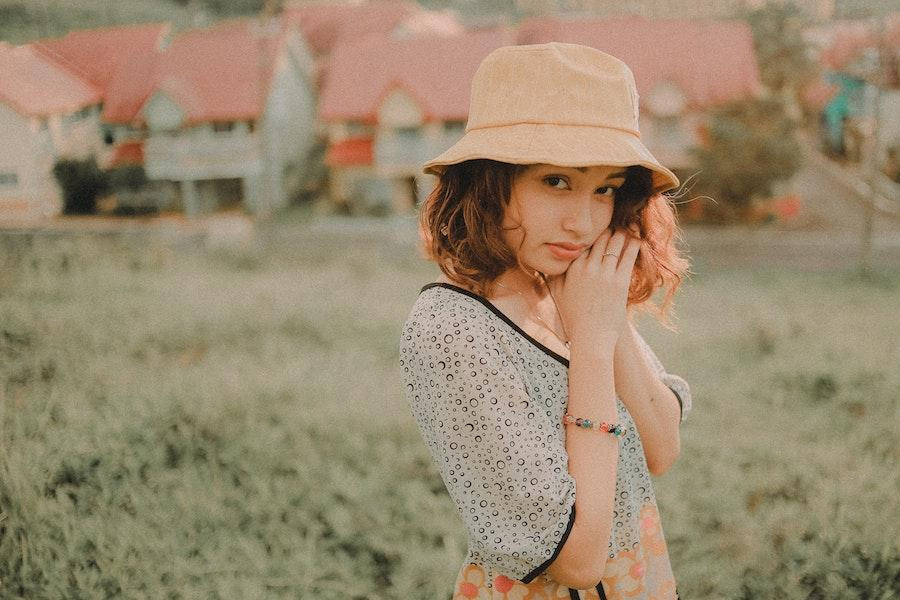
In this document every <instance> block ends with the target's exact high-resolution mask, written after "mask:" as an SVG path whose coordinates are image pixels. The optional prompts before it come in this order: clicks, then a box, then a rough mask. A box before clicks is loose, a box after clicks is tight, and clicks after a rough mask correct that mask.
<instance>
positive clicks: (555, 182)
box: [544, 175, 569, 190]
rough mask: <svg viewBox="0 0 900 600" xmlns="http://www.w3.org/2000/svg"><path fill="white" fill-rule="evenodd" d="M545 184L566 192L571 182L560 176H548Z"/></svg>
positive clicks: (545, 178)
mask: <svg viewBox="0 0 900 600" xmlns="http://www.w3.org/2000/svg"><path fill="white" fill-rule="evenodd" d="M544 183H546V184H547V185H549V186H550V187H552V188H555V189H557V190H565V189H568V187H569V181H568V180H567V179H566V178H565V177H562V176H560V175H548V176H547V177H544Z"/></svg>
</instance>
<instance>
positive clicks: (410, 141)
mask: <svg viewBox="0 0 900 600" xmlns="http://www.w3.org/2000/svg"><path fill="white" fill-rule="evenodd" d="M510 43H513V38H512V34H511V33H510V32H509V31H506V30H501V29H495V30H487V31H473V32H463V33H453V32H450V35H447V36H445V37H437V36H432V35H427V36H418V37H416V36H410V37H402V36H395V35H380V34H373V35H370V36H367V37H364V38H362V39H360V40H356V41H351V42H345V43H341V44H338V45H337V46H336V47H335V48H334V50H333V52H332V55H331V59H330V61H329V63H328V69H327V72H326V73H325V77H324V81H323V86H322V95H321V102H320V112H319V117H320V119H321V120H322V121H323V122H324V124H325V127H326V130H327V136H328V149H327V153H326V164H327V165H328V167H329V169H330V185H331V189H330V194H331V198H332V200H333V201H335V202H336V203H337V204H339V205H342V206H346V207H349V208H351V209H353V208H358V207H361V206H366V205H369V206H370V205H372V204H378V203H382V202H384V201H387V202H388V203H389V204H390V205H391V208H392V210H393V211H395V212H407V211H410V210H412V209H413V208H414V207H415V206H416V204H417V202H418V201H420V200H421V199H422V197H423V196H424V195H425V194H427V193H428V192H429V191H430V190H431V187H432V186H433V177H432V176H430V175H423V174H422V173H421V165H422V163H423V162H425V161H426V160H427V159H429V158H432V157H434V156H436V155H438V154H440V153H441V152H443V151H444V150H446V149H447V148H449V147H450V146H451V145H452V144H453V143H455V142H456V141H457V140H458V139H459V138H460V137H462V134H463V133H464V131H465V124H466V119H467V116H468V110H469V88H470V87H471V82H472V77H473V76H474V75H475V70H476V69H477V68H478V65H479V64H480V63H481V61H482V59H483V58H484V57H485V56H487V55H488V54H489V53H490V52H491V51H492V50H494V49H496V48H498V47H500V46H503V45H506V44H510Z"/></svg>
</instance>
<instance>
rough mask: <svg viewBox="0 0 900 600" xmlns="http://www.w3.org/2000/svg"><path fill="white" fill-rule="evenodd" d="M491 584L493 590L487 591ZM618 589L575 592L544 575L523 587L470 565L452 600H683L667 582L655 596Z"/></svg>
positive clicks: (458, 580)
mask: <svg viewBox="0 0 900 600" xmlns="http://www.w3.org/2000/svg"><path fill="white" fill-rule="evenodd" d="M488 581H493V586H492V587H488V585H487V583H488ZM618 589H619V586H610V585H606V586H604V584H603V583H602V582H601V584H600V585H598V586H597V587H596V588H594V589H589V590H575V589H571V588H568V587H566V586H564V585H560V584H559V583H557V582H555V581H553V580H552V579H550V578H549V577H547V576H545V575H542V576H540V577H538V578H536V579H535V580H534V581H532V582H531V583H522V582H521V581H517V580H515V579H510V578H509V577H506V576H505V575H501V574H491V573H490V572H489V571H487V570H486V569H485V568H484V567H482V566H480V565H476V564H473V563H467V564H464V565H463V566H462V568H461V569H460V570H459V575H458V576H457V578H456V586H455V588H454V591H453V595H452V597H451V598H452V600H572V599H575V598H578V599H580V600H628V599H629V598H638V597H639V598H648V599H650V600H673V599H674V600H680V597H679V596H678V591H677V590H676V589H675V582H674V581H667V582H665V583H664V584H663V585H662V586H660V587H659V588H657V590H656V591H655V593H653V594H650V595H647V594H646V593H642V592H644V590H638V589H634V590H633V592H635V593H633V594H630V593H629V591H628V590H623V591H617V590H618Z"/></svg>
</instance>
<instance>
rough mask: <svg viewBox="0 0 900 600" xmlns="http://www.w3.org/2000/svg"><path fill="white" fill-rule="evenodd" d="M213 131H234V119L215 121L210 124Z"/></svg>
mask: <svg viewBox="0 0 900 600" xmlns="http://www.w3.org/2000/svg"><path fill="white" fill-rule="evenodd" d="M212 129H213V131H214V132H215V133H227V132H229V131H234V121H216V122H214V123H213V124H212Z"/></svg>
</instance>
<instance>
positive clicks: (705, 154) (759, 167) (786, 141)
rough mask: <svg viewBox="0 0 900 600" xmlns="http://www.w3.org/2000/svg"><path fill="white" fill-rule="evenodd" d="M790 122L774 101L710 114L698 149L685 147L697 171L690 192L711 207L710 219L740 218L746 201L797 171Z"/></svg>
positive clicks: (734, 106) (739, 103)
mask: <svg viewBox="0 0 900 600" xmlns="http://www.w3.org/2000/svg"><path fill="white" fill-rule="evenodd" d="M793 127H794V125H793V122H792V121H791V120H790V119H788V118H787V117H785V115H784V110H783V107H782V106H781V101H780V100H779V99H777V98H774V97H770V98H763V99H749V100H741V101H735V102H731V103H729V104H725V105H722V106H720V107H718V108H716V109H714V110H713V112H712V114H711V115H710V120H709V124H708V126H707V127H706V128H705V131H704V134H703V136H702V137H703V138H704V143H703V145H701V146H698V147H695V148H692V149H691V153H692V154H693V156H694V157H695V159H696V162H697V165H698V167H699V169H700V175H699V177H698V184H697V186H696V188H694V191H700V192H701V193H703V194H706V195H709V196H711V197H712V198H713V199H714V200H715V201H716V204H715V205H713V207H712V208H710V209H709V216H711V217H712V218H714V219H716V220H722V221H727V220H744V219H746V218H747V217H748V216H749V213H748V210H749V208H750V203H751V200H752V199H753V198H754V197H757V196H762V197H766V196H771V195H772V192H773V184H775V183H776V182H778V181H783V180H786V179H788V178H790V177H791V176H792V175H793V174H794V173H796V171H797V169H798V168H799V167H800V147H799V145H798V143H797V141H796V139H795V138H794V137H793V135H792V132H793Z"/></svg>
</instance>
